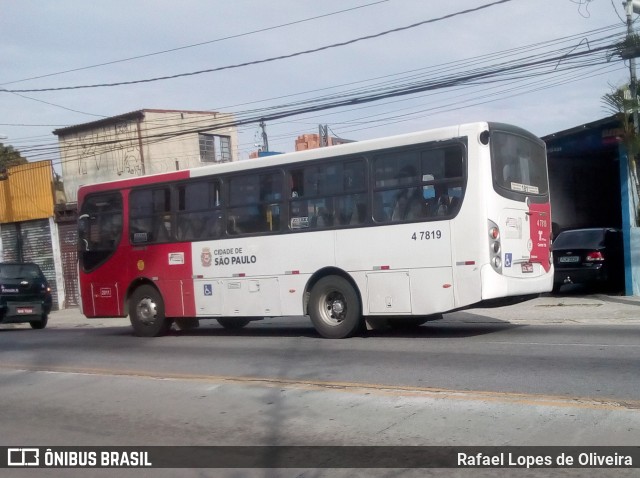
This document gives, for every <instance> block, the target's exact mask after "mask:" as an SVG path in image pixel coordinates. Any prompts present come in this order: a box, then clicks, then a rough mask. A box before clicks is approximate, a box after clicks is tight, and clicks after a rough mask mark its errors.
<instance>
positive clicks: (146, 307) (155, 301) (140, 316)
mask: <svg viewBox="0 0 640 478" xmlns="http://www.w3.org/2000/svg"><path fill="white" fill-rule="evenodd" d="M129 320H130V321H131V325H132V327H133V330H134V331H135V333H136V335H137V336H139V337H159V336H161V335H165V334H166V333H167V332H168V331H169V329H170V328H171V324H172V323H173V321H172V320H171V319H167V318H166V317H165V315H164V302H163V300H162V296H161V295H160V292H158V290H157V289H156V288H155V287H152V286H150V285H142V286H140V287H138V288H137V289H136V290H135V291H134V292H133V294H132V295H131V299H130V300H129Z"/></svg>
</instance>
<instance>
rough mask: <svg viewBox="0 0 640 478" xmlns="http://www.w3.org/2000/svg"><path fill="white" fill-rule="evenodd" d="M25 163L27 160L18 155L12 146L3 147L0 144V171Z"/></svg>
mask: <svg viewBox="0 0 640 478" xmlns="http://www.w3.org/2000/svg"><path fill="white" fill-rule="evenodd" d="M26 162H27V160H26V159H25V158H23V157H22V156H21V155H20V152H19V151H16V150H15V149H13V146H5V145H4V144H2V143H0V170H3V169H6V168H9V167H11V166H17V165H18V164H25V163H26Z"/></svg>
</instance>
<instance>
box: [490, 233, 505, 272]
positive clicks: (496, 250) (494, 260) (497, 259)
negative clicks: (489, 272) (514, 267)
mask: <svg viewBox="0 0 640 478" xmlns="http://www.w3.org/2000/svg"><path fill="white" fill-rule="evenodd" d="M501 252H502V247H501V246H500V229H499V228H498V225H497V224H496V223H495V222H493V221H489V253H490V256H491V266H492V267H493V269H494V270H495V271H496V272H500V273H501V272H502V257H501V254H500V253H501Z"/></svg>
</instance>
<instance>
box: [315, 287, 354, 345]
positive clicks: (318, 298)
mask: <svg viewBox="0 0 640 478" xmlns="http://www.w3.org/2000/svg"><path fill="white" fill-rule="evenodd" d="M308 311H309V317H310V318H311V322H312V323H313V326H314V327H315V329H316V330H317V331H318V333H319V334H320V335H322V336H323V337H326V338H328V339H343V338H346V337H350V336H352V335H353V334H355V333H356V332H357V331H358V330H360V328H361V326H362V314H361V307H360V300H359V299H358V294H357V293H356V291H355V290H354V288H353V286H352V285H351V283H350V282H349V281H348V280H346V279H344V278H343V277H339V276H327V277H323V278H322V279H320V280H319V281H318V282H317V283H316V284H315V285H314V286H313V288H312V289H311V294H310V296H309V309H308Z"/></svg>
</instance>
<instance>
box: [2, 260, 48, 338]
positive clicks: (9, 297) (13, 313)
mask: <svg viewBox="0 0 640 478" xmlns="http://www.w3.org/2000/svg"><path fill="white" fill-rule="evenodd" d="M49 312H51V288H50V287H49V284H48V282H47V279H46V278H45V277H44V274H43V273H42V271H41V270H40V267H38V265H37V264H33V263H30V262H0V324H11V323H23V322H29V324H31V327H33V328H34V329H44V328H45V327H46V326H47V320H48V317H49Z"/></svg>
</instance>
